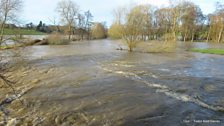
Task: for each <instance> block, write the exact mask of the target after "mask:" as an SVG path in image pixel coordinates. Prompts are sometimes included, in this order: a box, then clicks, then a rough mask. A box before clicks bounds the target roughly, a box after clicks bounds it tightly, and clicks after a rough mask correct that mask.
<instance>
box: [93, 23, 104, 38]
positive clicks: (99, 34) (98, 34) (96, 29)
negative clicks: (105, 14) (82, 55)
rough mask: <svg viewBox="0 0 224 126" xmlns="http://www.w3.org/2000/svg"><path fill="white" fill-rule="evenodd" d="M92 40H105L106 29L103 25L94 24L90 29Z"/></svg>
mask: <svg viewBox="0 0 224 126" xmlns="http://www.w3.org/2000/svg"><path fill="white" fill-rule="evenodd" d="M91 34H92V37H93V39H102V38H106V28H105V26H104V25H103V23H95V24H94V25H93V26H92V28H91Z"/></svg>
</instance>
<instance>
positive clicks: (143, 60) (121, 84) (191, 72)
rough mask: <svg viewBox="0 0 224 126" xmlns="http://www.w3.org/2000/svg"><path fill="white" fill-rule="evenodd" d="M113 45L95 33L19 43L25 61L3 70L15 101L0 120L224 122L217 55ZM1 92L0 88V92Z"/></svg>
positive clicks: (105, 124)
mask: <svg viewBox="0 0 224 126" xmlns="http://www.w3.org/2000/svg"><path fill="white" fill-rule="evenodd" d="M119 46H120V44H119V42H116V41H111V40H96V41H91V42H79V43H73V44H71V45H66V46H32V47H26V48H24V49H23V51H22V54H21V57H23V58H24V59H25V61H26V63H25V64H24V65H21V68H20V69H18V70H16V72H13V73H11V74H10V75H11V76H12V77H13V78H19V79H17V82H18V84H17V85H16V90H17V91H18V92H20V95H18V96H14V97H19V99H20V100H14V101H13V102H12V103H10V104H6V105H2V106H1V107H0V110H1V111H0V125H6V124H8V125H13V124H17V125H44V126H45V125H46V126H49V125H56V126H57V125H58V126H61V125H63V126H70V125H71V126H73V125H74V126H86V125H89V126H120V125H122V126H123V125H125V126H192V125H195V126H201V125H203V126H222V125H224V56H220V55H211V54H200V53H193V52H187V51H184V49H183V47H184V46H183V44H180V45H179V47H178V49H177V51H176V52H174V53H152V54H150V53H139V52H135V53H129V52H126V51H119V50H116V48H118V47H119ZM121 46H122V45H121ZM192 47H199V48H209V47H219V48H222V47H224V46H220V45H209V44H207V43H196V44H193V45H192ZM6 93H7V92H6V91H5V87H2V88H1V89H0V94H1V96H0V98H1V99H4V97H9V96H5V95H6ZM11 97H12V98H13V95H12V96H11ZM21 102H22V103H21Z"/></svg>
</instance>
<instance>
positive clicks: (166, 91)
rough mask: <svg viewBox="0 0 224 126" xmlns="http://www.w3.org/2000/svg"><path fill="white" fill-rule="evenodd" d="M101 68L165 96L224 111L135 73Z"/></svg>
mask: <svg viewBox="0 0 224 126" xmlns="http://www.w3.org/2000/svg"><path fill="white" fill-rule="evenodd" d="M101 69H103V70H104V71H107V72H111V73H115V74H119V75H122V76H124V77H126V78H129V79H132V80H134V81H138V82H141V83H144V84H146V85H147V86H149V87H151V88H155V89H156V92H157V93H163V94H165V95H166V96H169V97H172V98H175V99H177V100H180V101H182V102H192V103H195V104H197V105H199V106H201V107H204V108H207V109H210V110H213V111H224V108H223V107H221V106H213V105H209V104H207V103H205V102H203V101H201V100H199V99H197V98H194V97H192V96H190V95H187V94H183V93H178V92H175V91H173V90H172V89H171V88H169V87H168V86H166V85H162V84H154V83H150V82H148V81H146V80H144V79H143V78H141V77H140V76H138V75H137V74H135V73H131V72H124V71H116V70H112V69H108V68H105V67H101ZM152 77H153V75H152Z"/></svg>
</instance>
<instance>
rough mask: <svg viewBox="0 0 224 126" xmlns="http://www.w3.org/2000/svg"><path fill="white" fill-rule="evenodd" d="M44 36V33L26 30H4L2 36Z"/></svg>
mask: <svg viewBox="0 0 224 126" xmlns="http://www.w3.org/2000/svg"><path fill="white" fill-rule="evenodd" d="M16 34H18V35H19V34H21V35H45V34H46V33H43V32H38V31H36V30H28V29H8V28H6V29H5V30H4V35H16Z"/></svg>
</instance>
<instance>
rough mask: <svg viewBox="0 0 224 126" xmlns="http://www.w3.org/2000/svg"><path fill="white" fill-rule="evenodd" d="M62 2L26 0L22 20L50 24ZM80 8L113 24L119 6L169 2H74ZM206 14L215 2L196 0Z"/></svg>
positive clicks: (152, 0)
mask: <svg viewBox="0 0 224 126" xmlns="http://www.w3.org/2000/svg"><path fill="white" fill-rule="evenodd" d="M59 1H60V0H24V11H23V14H22V18H23V20H24V23H28V22H34V23H38V22H39V21H40V20H42V21H44V22H47V23H50V21H49V19H48V18H53V17H55V16H56V15H57V13H56V12H55V8H56V6H57V3H58V2H59ZM73 1H74V2H76V3H77V4H78V5H79V6H80V9H81V11H87V10H90V11H91V12H92V14H93V15H94V20H95V21H107V22H108V24H110V23H111V21H112V19H113V17H112V11H113V9H114V8H116V7H118V6H124V5H131V4H151V5H154V6H159V7H161V6H167V5H168V3H169V0H73ZM192 1H193V0H192ZM193 2H194V3H196V4H198V5H199V6H200V7H201V8H202V11H203V12H204V13H205V14H208V13H211V12H213V11H214V3H215V2H216V1H215V0H194V1H193Z"/></svg>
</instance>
